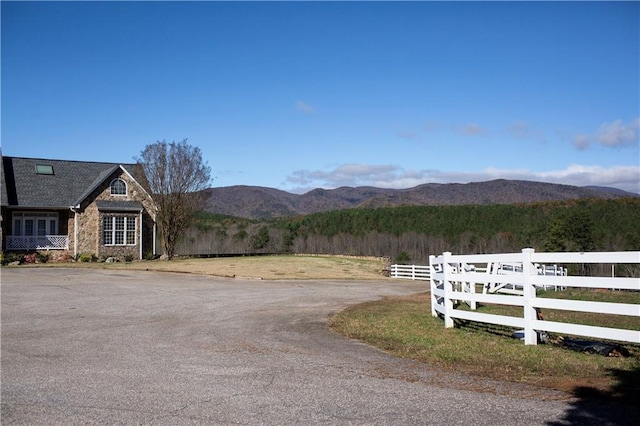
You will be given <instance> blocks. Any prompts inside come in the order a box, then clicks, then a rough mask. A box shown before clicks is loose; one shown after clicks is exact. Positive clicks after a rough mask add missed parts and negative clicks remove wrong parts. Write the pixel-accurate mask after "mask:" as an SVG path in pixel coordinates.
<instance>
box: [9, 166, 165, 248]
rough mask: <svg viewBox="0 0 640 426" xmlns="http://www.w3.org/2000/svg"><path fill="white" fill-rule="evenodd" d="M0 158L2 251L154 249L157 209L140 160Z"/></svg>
mask: <svg viewBox="0 0 640 426" xmlns="http://www.w3.org/2000/svg"><path fill="white" fill-rule="evenodd" d="M1 160H2V161H1V164H2V171H1V173H0V177H1V182H0V186H1V198H0V209H1V211H0V212H1V215H2V216H1V218H2V226H1V230H2V234H1V235H2V250H3V251H7V252H8V251H18V252H33V251H39V252H42V251H47V252H48V253H49V254H50V255H52V256H53V257H56V258H70V257H72V256H73V257H74V258H77V257H78V256H79V255H83V254H87V255H95V256H96V257H98V258H107V257H117V258H120V259H123V258H125V257H128V258H131V259H142V258H144V257H145V256H146V255H148V254H155V253H156V238H155V236H156V224H155V213H156V207H155V205H154V202H153V200H152V199H151V196H150V195H149V193H148V192H147V191H146V190H145V188H144V186H143V185H144V183H145V182H146V178H145V176H144V172H143V171H142V168H141V167H140V166H139V165H136V164H115V163H99V162H87V161H64V160H46V159H39V158H19V157H7V156H4V157H1Z"/></svg>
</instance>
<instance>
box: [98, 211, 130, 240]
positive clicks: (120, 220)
mask: <svg viewBox="0 0 640 426" xmlns="http://www.w3.org/2000/svg"><path fill="white" fill-rule="evenodd" d="M102 240H103V243H104V245H105V246H125V245H127V246H132V245H135V244H136V217H135V216H105V217H104V219H103V220H102Z"/></svg>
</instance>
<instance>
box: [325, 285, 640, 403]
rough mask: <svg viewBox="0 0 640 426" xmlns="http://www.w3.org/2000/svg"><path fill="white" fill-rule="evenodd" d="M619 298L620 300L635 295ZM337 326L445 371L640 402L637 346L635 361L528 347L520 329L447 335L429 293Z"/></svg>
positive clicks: (467, 326) (359, 309)
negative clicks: (433, 310)
mask: <svg viewBox="0 0 640 426" xmlns="http://www.w3.org/2000/svg"><path fill="white" fill-rule="evenodd" d="M617 293H618V299H620V298H624V297H625V295H629V293H622V292H617ZM638 297H640V295H635V294H634V295H633V298H634V300H635V299H637V298H638ZM628 303H637V302H634V301H630V302H628ZM502 308H503V307H498V306H491V307H481V308H480V310H481V311H484V312H491V313H498V312H500V313H502V314H506V315H508V313H504V311H502ZM507 309H509V308H508V307H507ZM520 310H521V308H520ZM517 314H518V315H519V312H518V313H517ZM559 315H560V314H555V318H547V316H548V315H547V316H545V318H547V319H550V320H554V321H562V320H571V319H570V318H568V316H567V314H564V313H563V314H561V316H562V318H560V317H559ZM571 315H573V316H575V315H578V316H580V314H578V313H573V314H571ZM552 316H553V315H552ZM578 321H579V322H582V323H585V322H590V321H582V320H578ZM609 321H610V324H609V326H612V324H615V323H616V321H624V322H625V325H624V327H629V328H631V329H638V330H640V323H639V321H638V318H637V317H631V318H629V317H615V316H614V317H611V316H609ZM598 325H603V326H606V325H607V324H603V323H599V324H598ZM330 326H331V328H333V329H334V330H335V331H337V332H339V333H341V334H344V335H345V336H348V337H350V338H353V339H358V340H360V341H363V342H366V343H368V344H371V345H374V346H377V347H379V348H381V349H383V350H386V351H389V352H391V353H393V354H395V355H397V356H400V357H405V358H411V359H415V360H418V361H422V362H425V363H427V364H430V365H435V366H438V367H439V368H442V369H448V370H451V371H458V372H465V373H469V374H472V375H478V376H484V377H489V378H493V379H498V380H507V381H512V382H522V383H528V384H534V385H539V386H544V387H548V388H553V389H558V390H563V391H569V392H571V391H576V389H579V388H582V389H585V388H588V389H591V390H593V392H597V393H600V394H602V395H606V396H607V397H609V398H614V399H619V400H624V401H627V402H630V401H631V402H633V403H637V402H638V395H640V347H639V346H637V345H632V344H623V345H622V346H624V347H625V348H626V349H627V350H629V352H630V356H629V357H626V358H624V357H605V356H602V355H594V354H586V353H581V352H576V351H572V350H569V349H566V348H563V347H561V346H559V345H557V344H547V345H537V346H525V345H524V343H523V342H521V341H520V340H516V339H513V338H511V337H510V336H511V334H512V332H513V329H509V328H506V327H501V326H493V325H486V324H480V323H473V322H463V321H458V322H457V323H456V327H455V328H450V329H445V328H444V321H443V320H442V319H440V318H437V317H432V316H431V307H430V297H429V294H428V293H425V294H420V295H414V296H410V297H393V298H391V297H390V298H385V299H383V300H381V301H376V302H370V303H365V304H361V305H358V306H353V307H351V308H349V309H346V310H345V311H343V312H341V313H339V314H337V315H335V316H334V317H332V318H331V320H330ZM552 337H553V336H552Z"/></svg>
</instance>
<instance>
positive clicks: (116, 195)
mask: <svg viewBox="0 0 640 426" xmlns="http://www.w3.org/2000/svg"><path fill="white" fill-rule="evenodd" d="M119 183H122V185H123V186H124V193H122V194H121V193H119V192H118V191H119V190H120V189H121V188H120V187H119V186H118V187H116V185H117V184H119ZM114 188H115V189H116V191H114ZM128 189H129V188H128V187H127V182H125V181H124V180H123V179H121V178H115V179H114V180H112V181H111V183H110V184H109V194H110V195H113V196H115V197H126V196H127V191H128Z"/></svg>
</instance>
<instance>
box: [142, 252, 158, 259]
mask: <svg viewBox="0 0 640 426" xmlns="http://www.w3.org/2000/svg"><path fill="white" fill-rule="evenodd" d="M155 258H156V255H155V254H153V252H151V251H148V252H146V253H145V254H144V260H155Z"/></svg>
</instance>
